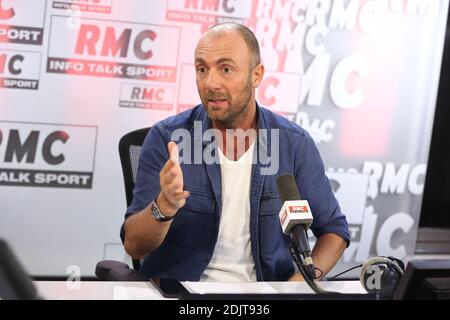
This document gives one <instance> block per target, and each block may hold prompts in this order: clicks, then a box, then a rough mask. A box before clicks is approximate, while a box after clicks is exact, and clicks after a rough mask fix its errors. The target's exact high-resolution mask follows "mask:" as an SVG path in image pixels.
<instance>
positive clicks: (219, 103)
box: [208, 99, 227, 107]
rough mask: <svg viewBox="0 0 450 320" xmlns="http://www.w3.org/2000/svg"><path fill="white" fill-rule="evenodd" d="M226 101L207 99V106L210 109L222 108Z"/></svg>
mask: <svg viewBox="0 0 450 320" xmlns="http://www.w3.org/2000/svg"><path fill="white" fill-rule="evenodd" d="M226 102H227V100H226V99H208V106H210V107H223V106H225V104H226Z"/></svg>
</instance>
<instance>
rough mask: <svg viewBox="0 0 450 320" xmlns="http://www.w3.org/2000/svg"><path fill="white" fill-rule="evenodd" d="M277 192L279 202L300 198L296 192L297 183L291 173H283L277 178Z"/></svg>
mask: <svg viewBox="0 0 450 320" xmlns="http://www.w3.org/2000/svg"><path fill="white" fill-rule="evenodd" d="M277 187H278V193H279V194H280V198H281V202H285V201H289V200H301V198H300V194H299V193H298V188H297V183H296V182H295V178H294V176H293V175H291V174H285V175H282V176H279V177H278V178H277Z"/></svg>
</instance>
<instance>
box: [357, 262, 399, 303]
mask: <svg viewBox="0 0 450 320" xmlns="http://www.w3.org/2000/svg"><path fill="white" fill-rule="evenodd" d="M397 261H398V259H395V258H393V257H374V258H371V259H369V260H367V261H366V263H364V265H363V266H362V268H361V273H360V277H359V279H360V281H361V284H362V285H363V287H364V289H366V291H367V292H369V293H373V294H377V295H378V296H379V297H380V298H383V299H384V298H390V297H392V296H393V294H394V292H395V290H396V289H397V286H398V284H399V282H400V279H401V278H402V277H403V272H404V267H402V266H403V262H401V261H400V262H401V264H400V263H398V262H397Z"/></svg>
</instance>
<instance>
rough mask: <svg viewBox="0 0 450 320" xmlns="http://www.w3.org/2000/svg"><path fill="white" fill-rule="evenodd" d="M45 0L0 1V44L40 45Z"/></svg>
mask: <svg viewBox="0 0 450 320" xmlns="http://www.w3.org/2000/svg"><path fill="white" fill-rule="evenodd" d="M45 8H46V0H34V1H27V0H14V1H11V0H0V42H5V43H20V44H31V45H42V39H43V34H44V17H45Z"/></svg>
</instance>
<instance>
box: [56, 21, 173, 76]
mask: <svg viewBox="0 0 450 320" xmlns="http://www.w3.org/2000/svg"><path fill="white" fill-rule="evenodd" d="M69 24H70V18H69V17H65V16H52V24H51V25H52V28H51V40H50V47H49V58H48V62H47V72H51V73H64V74H75V75H89V76H99V77H114V78H128V79H140V80H152V81H163V82H175V81H176V66H177V61H178V46H179V37H180V29H179V28H177V27H171V26H158V25H150V24H137V23H125V22H117V21H109V20H93V19H83V20H82V21H81V23H80V26H79V27H78V28H70V27H69ZM61 43H65V44H67V45H64V46H61V45H60V44H61Z"/></svg>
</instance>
